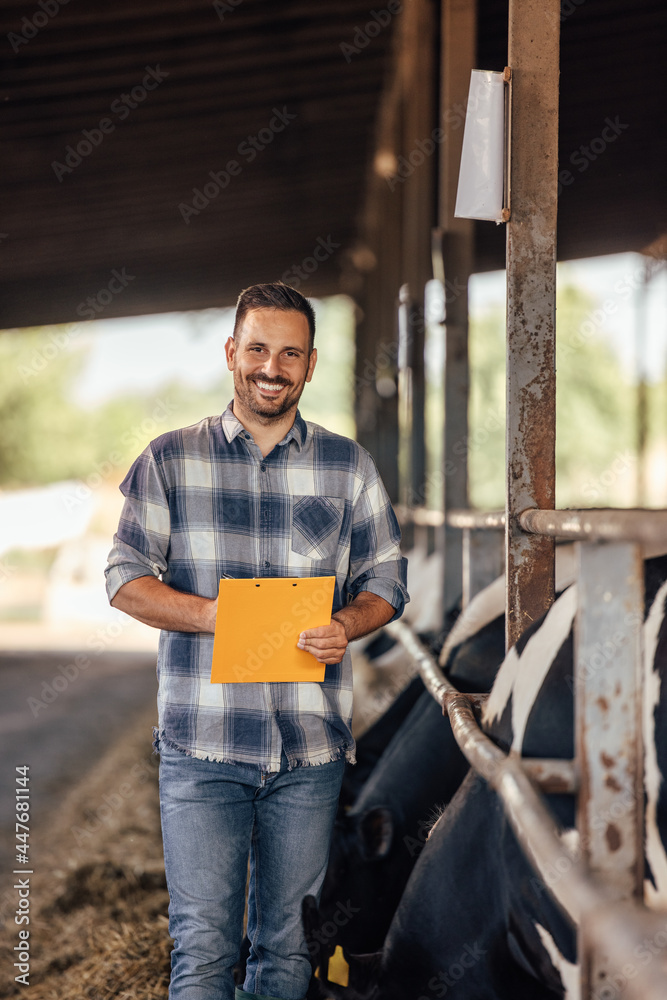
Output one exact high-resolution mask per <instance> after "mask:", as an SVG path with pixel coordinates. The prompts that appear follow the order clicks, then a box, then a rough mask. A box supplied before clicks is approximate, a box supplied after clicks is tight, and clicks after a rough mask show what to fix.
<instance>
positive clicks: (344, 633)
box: [297, 590, 394, 663]
mask: <svg viewBox="0 0 667 1000" xmlns="http://www.w3.org/2000/svg"><path fill="white" fill-rule="evenodd" d="M393 614H394V608H393V607H392V606H391V604H389V602H388V601H385V600H384V598H382V597H378V596H377V595H376V594H372V593H370V592H369V591H365V590H362V592H361V593H360V594H358V595H357V596H356V597H355V599H354V600H353V601H352V603H351V604H348V605H347V607H344V608H341V609H340V611H337V612H336V614H335V615H334V616H333V618H332V619H331V624H330V625H321V626H320V627H319V628H309V629H306V630H305V631H304V632H302V633H301V635H300V636H299V641H298V642H297V646H298V647H299V649H305V650H306V652H307V653H312V654H313V656H314V657H315V659H316V660H319V661H320V663H340V661H341V660H342V659H343V656H344V655H345V650H346V649H347V644H348V642H352V640H353V639H360V638H361V636H362V635H368V633H369V632H374V631H375V629H376V628H380V627H381V626H382V625H384V624H385V623H386V622H388V621H389V619H390V618H392V617H393Z"/></svg>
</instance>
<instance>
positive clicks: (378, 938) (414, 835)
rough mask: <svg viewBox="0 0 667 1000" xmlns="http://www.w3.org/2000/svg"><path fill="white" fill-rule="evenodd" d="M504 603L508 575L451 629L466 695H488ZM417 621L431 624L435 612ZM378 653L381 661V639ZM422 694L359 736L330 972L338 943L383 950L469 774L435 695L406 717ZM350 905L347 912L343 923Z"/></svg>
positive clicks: (341, 835)
mask: <svg viewBox="0 0 667 1000" xmlns="http://www.w3.org/2000/svg"><path fill="white" fill-rule="evenodd" d="M438 558H439V557H438ZM434 560H435V556H431V557H430V558H429V560H428V562H427V563H426V566H427V567H428V568H429V569H430V575H431V577H432V576H433V575H434V571H433V565H434ZM440 570H441V564H440V566H439V567H437V571H438V572H440ZM573 570H574V563H573V559H572V546H566V547H564V548H563V549H562V550H561V549H559V551H558V556H557V568H556V571H557V586H559V587H560V588H562V587H564V586H566V585H568V584H569V583H570V582H571V579H572V573H573ZM431 582H432V581H431ZM435 592H436V593H437V591H435ZM424 599H425V598H424ZM504 602H505V585H504V577H501V578H499V579H498V580H496V581H495V582H494V583H493V584H491V585H490V586H489V587H487V588H486V589H485V590H484V591H482V592H481V593H480V594H478V595H477V596H476V597H475V598H474V600H473V601H472V602H471V603H470V605H469V606H468V608H467V609H466V611H465V612H464V614H463V615H461V616H460V617H459V618H458V619H457V620H455V621H454V624H453V627H452V626H451V623H450V622H448V627H447V633H446V639H445V644H444V647H443V649H442V654H441V661H443V662H445V665H446V672H447V673H448V674H449V676H450V677H451V678H452V680H453V681H454V683H455V684H456V685H457V686H458V688H459V689H460V690H465V691H471V692H476V691H488V690H489V689H490V687H491V684H492V682H493V678H494V677H495V674H496V672H497V670H498V667H499V666H500V664H501V662H502V660H503V657H504V653H505V625H504ZM453 617H454V616H452V619H453ZM417 620H421V621H422V622H423V623H424V624H426V623H429V622H430V623H431V624H432V621H433V614H432V609H431V611H427V612H426V613H425V614H423V615H421V616H420V615H418V616H417ZM376 642H377V640H376ZM379 647H380V650H381V653H380V655H381V656H383V655H384V653H383V652H382V643H381V642H380V643H379ZM391 655H392V659H393V662H394V663H396V662H397V660H398V658H399V657H400V656H405V655H406V654H405V653H404V652H403V651H402V648H401V647H396V646H395V645H394V646H392V647H391ZM418 691H421V692H424V688H423V684H422V682H421V680H420V679H419V678H418V677H417V678H415V680H413V681H412V683H411V684H410V686H409V687H408V688H407V689H406V690H405V691H404V692H403V693H402V694H401V695H400V697H399V698H398V699H397V701H396V702H395V704H394V705H392V706H391V708H390V709H389V710H388V711H387V712H386V713H385V715H384V716H382V717H381V718H380V719H379V720H378V722H377V723H376V724H375V725H374V726H373V727H372V728H371V730H369V731H368V732H367V733H366V734H364V735H363V736H362V737H361V739H360V740H359V745H358V761H359V762H358V764H357V765H356V766H353V767H351V768H348V769H347V770H346V776H345V780H344V785H343V792H342V793H341V803H342V808H341V809H340V810H339V814H338V818H337V822H336V825H335V828H334V834H333V841H332V848H331V856H330V860H329V866H328V871H327V877H326V880H325V883H324V886H323V890H322V896H321V900H320V906H319V915H320V916H319V922H320V926H321V927H322V926H323V927H325V928H326V929H327V934H322V933H321V931H319V932H318V931H317V930H316V929H313V933H314V935H315V939H316V940H318V941H319V942H320V943H319V945H317V946H315V945H313V951H314V952H316V953H317V955H318V957H319V958H320V960H321V961H323V962H324V964H325V965H326V959H327V957H328V956H329V955H331V954H333V952H334V951H335V948H336V946H337V945H341V946H343V947H344V948H345V949H346V950H347V951H349V952H352V953H359V952H362V951H363V952H366V951H374V950H378V949H379V948H381V947H382V943H383V941H384V936H385V934H386V932H387V929H388V927H389V924H390V922H391V919H392V917H393V915H394V911H395V908H396V906H397V905H398V901H399V899H400V898H401V895H402V893H403V890H404V888H405V885H406V883H407V880H408V878H409V876H410V872H411V871H412V868H413V867H414V864H415V862H416V860H417V857H418V855H419V853H420V851H421V849H422V848H423V845H424V843H425V834H426V831H427V829H428V828H429V826H430V825H431V823H432V819H433V815H434V813H436V812H437V811H438V810H440V809H441V808H442V807H443V806H444V805H446V804H447V802H449V800H450V799H451V797H452V795H453V794H454V792H455V791H456V789H457V788H458V786H459V784H460V782H461V781H462V780H463V778H464V776H465V774H466V773H467V764H466V763H465V761H464V759H463V756H462V754H461V753H460V751H459V749H458V746H457V745H456V742H455V740H454V738H453V736H452V732H451V728H450V726H449V722H448V720H447V719H445V718H443V717H442V713H441V710H440V708H439V706H438V705H437V703H436V702H435V701H434V700H433V699H432V698H431V696H430V695H428V694H426V693H424V694H423V696H422V697H421V699H420V701H419V703H418V704H417V705H415V707H414V708H413V710H412V712H411V713H410V714H409V715H407V716H406V711H405V707H406V705H409V704H411V703H413V702H414V699H415V692H418ZM398 723H400V724H401V725H400V728H399V726H398ZM374 730H377V735H375V734H374ZM392 731H393V732H394V736H393V738H392V740H391V742H390V743H387V736H388V734H389V733H391V732H392ZM383 748H384V749H383ZM378 750H382V753H381V754H378ZM374 762H375V766H374V767H373V768H372V770H369V768H370V765H372V764H373V763H374ZM358 771H359V772H360V773H361V777H362V778H363V779H364V781H363V783H362V782H361V780H360V779H359V778H358V777H357V773H358ZM355 793H356V794H355ZM343 905H345V906H346V907H347V909H346V913H348V911H349V913H348V915H347V917H346V918H345V919H344V920H343V918H342V916H341V907H342V906H343Z"/></svg>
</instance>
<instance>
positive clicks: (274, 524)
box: [106, 404, 409, 771]
mask: <svg viewBox="0 0 667 1000" xmlns="http://www.w3.org/2000/svg"><path fill="white" fill-rule="evenodd" d="M120 488H121V491H122V493H123V495H124V496H125V505H124V507H123V512H122V514H121V518H120V523H119V526H118V532H117V534H116V535H115V536H114V546H113V548H112V550H111V552H110V554H109V565H108V566H107V570H106V576H107V592H108V595H109V599H111V598H113V597H114V595H115V594H116V593H117V591H118V590H119V589H120V587H122V586H123V584H125V583H127V582H128V581H129V580H134V579H136V578H137V577H141V576H148V575H151V574H152V575H154V576H159V575H161V577H162V580H163V581H164V582H165V583H167V584H169V585H170V586H172V587H174V588H175V589H176V590H179V591H183V592H185V593H189V594H199V595H200V596H202V597H209V598H214V597H216V595H217V593H218V584H219V581H220V577H222V576H225V575H227V576H231V577H262V576H280V577H284V576H292V577H305V576H335V578H336V585H335V594H334V611H338V610H340V609H341V608H343V607H345V605H346V604H347V603H348V602H349V601H351V600H352V599H353V598H354V597H356V596H357V594H359V593H360V592H361V591H363V590H367V591H370V592H371V593H373V594H377V595H379V596H380V597H383V598H384V599H385V600H386V601H388V602H389V603H390V604H392V605H393V607H394V608H395V609H396V614H395V615H394V618H398V617H399V616H400V614H401V613H402V611H403V606H404V603H405V602H406V601H407V600H409V597H408V594H407V590H406V586H405V584H406V560H405V558H404V557H402V556H401V554H400V550H399V541H400V531H399V528H398V524H397V521H396V517H395V515H394V512H393V510H392V508H391V505H390V503H389V499H388V497H387V494H386V492H385V489H384V486H383V484H382V481H381V479H380V477H379V475H378V472H377V469H376V468H375V464H374V462H373V459H372V458H371V456H370V455H369V454H368V452H366V451H365V450H364V449H363V448H361V447H360V446H359V445H358V444H356V443H355V442H354V441H351V440H350V439H348V438H345V437H341V436H339V435H338V434H332V433H331V432H330V431H327V430H325V429H324V428H323V427H320V426H318V425H317V424H312V423H306V421H304V420H303V418H302V417H301V415H300V414H299V413H298V412H297V416H296V420H295V421H294V424H293V425H292V427H291V428H290V430H289V432H288V433H287V434H286V435H285V437H284V438H283V439H282V441H280V442H279V444H278V445H277V446H276V447H275V448H274V449H273V451H272V452H271V453H270V454H269V455H267V456H266V457H263V456H262V454H261V452H260V450H259V448H258V447H257V445H256V444H255V442H254V440H253V438H252V436H251V435H250V434H249V433H248V432H247V431H246V430H245V428H244V427H243V425H242V424H241V423H240V421H239V420H238V419H237V418H236V417H235V416H234V413H233V411H232V408H231V404H230V405H229V406H228V407H227V409H226V410H225V412H224V413H223V414H222V416H215V417H207V418H206V419H205V420H202V421H201V422H200V423H198V424H194V425H193V426H191V427H185V428H183V429H182V430H177V431H172V432H170V433H168V434H163V435H162V436H161V437H159V438H157V439H156V440H155V441H152V442H151V444H150V445H149V446H148V448H146V450H145V451H144V452H143V454H142V455H140V456H139V458H138V459H137V461H136V462H135V463H134V465H133V466H132V468H131V469H130V471H129V472H128V474H127V476H126V477H125V479H124V481H123V483H122V484H121V487H120ZM239 625H240V626H241V627H242V623H239ZM212 656H213V636H212V635H210V634H208V633H200V632H171V631H162V633H161V635H160V644H159V652H158V680H159V689H158V729H157V730H156V737H157V739H156V745H157V747H158V749H159V741H160V740H164V741H165V742H166V743H167V745H169V746H172V747H175V748H177V749H181V750H183V751H185V753H187V754H189V755H191V756H194V757H200V758H203V759H205V760H216V761H225V762H231V763H244V764H253V765H257V766H258V767H260V768H261V769H262V770H265V771H277V770H279V768H280V756H281V750H282V749H283V748H284V750H285V753H286V754H287V757H288V759H289V766H290V768H292V767H294V766H298V765H304V764H323V763H326V762H327V761H331V760H336V759H338V758H339V757H341V756H345V758H346V759H347V760H348V761H351V762H354V760H355V756H354V750H355V743H354V739H353V737H352V732H351V729H350V725H351V721H352V664H351V657H350V652H349V650H347V651H346V653H345V656H344V657H343V660H342V661H341V663H336V664H327V666H326V671H325V678H324V681H323V682H322V683H315V682H298V683H297V682H294V683H292V682H281V683H257V682H255V683H252V682H249V683H241V684H211V682H210V674H211V661H212Z"/></svg>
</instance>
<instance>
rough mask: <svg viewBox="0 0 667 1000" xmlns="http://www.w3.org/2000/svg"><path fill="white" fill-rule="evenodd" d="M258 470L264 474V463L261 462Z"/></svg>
mask: <svg viewBox="0 0 667 1000" xmlns="http://www.w3.org/2000/svg"><path fill="white" fill-rule="evenodd" d="M259 468H260V471H261V472H266V466H265V465H264V463H263V462H262V464H261V465H260V467H259Z"/></svg>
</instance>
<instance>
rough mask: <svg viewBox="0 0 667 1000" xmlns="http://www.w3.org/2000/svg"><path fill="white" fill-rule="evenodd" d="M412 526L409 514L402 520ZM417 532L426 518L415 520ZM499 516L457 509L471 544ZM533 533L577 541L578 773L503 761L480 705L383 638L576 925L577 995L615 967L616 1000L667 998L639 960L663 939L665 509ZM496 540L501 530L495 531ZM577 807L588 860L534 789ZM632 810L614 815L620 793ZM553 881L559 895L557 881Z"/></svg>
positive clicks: (657, 977) (538, 514) (398, 625)
mask: <svg viewBox="0 0 667 1000" xmlns="http://www.w3.org/2000/svg"><path fill="white" fill-rule="evenodd" d="M402 513H403V515H404V516H405V515H406V514H407V515H408V516H409V514H408V512H402ZM420 520H421V521H423V523H426V524H428V523H429V520H428V519H427V518H424V516H423V515H420ZM504 522H505V517H504V515H503V514H501V513H493V514H484V513H479V512H475V511H460V510H456V511H450V512H449V513H448V515H447V524H448V525H449V526H450V527H453V528H459V529H462V530H463V531H464V532H477V531H486V532H488V531H489V529H502V528H504V527H505V524H504ZM519 522H520V526H521V529H522V530H523V531H525V532H532V533H535V534H541V535H544V536H547V537H552V538H559V539H571V540H575V541H577V543H578V544H577V546H576V548H577V562H578V572H577V587H578V595H577V612H576V618H575V663H574V674H573V690H574V692H575V693H576V697H575V699H574V701H575V761H563V760H561V761H551V760H525V759H521V758H519V757H517V756H515V755H514V754H511V755H509V756H508V755H506V754H504V753H503V752H502V751H501V750H500V749H499V748H498V747H497V746H496V745H495V744H494V743H493V742H492V741H491V740H490V739H489V737H488V736H486V734H485V733H484V732H483V731H482V730H481V728H480V726H479V724H478V722H477V719H476V717H475V712H474V704H475V699H473V697H472V696H470V695H466V694H465V693H460V692H459V691H457V690H456V688H454V687H453V685H452V684H451V683H450V682H449V681H448V680H447V678H446V677H445V676H444V674H443V673H442V671H441V669H440V668H439V667H438V665H437V664H436V662H435V660H434V659H433V657H432V656H431V655H430V654H429V652H428V651H427V650H426V649H425V647H424V646H423V645H422V644H421V643H420V642H419V640H418V639H417V638H416V636H415V635H414V633H413V632H412V631H411V630H410V628H409V627H408V626H407V625H405V624H403V623H402V622H400V621H399V622H394V623H392V624H391V625H389V626H387V628H388V629H389V630H390V632H391V633H392V634H393V635H394V636H395V637H396V638H397V639H398V640H399V641H400V642H401V643H402V644H403V645H404V647H405V648H406V650H407V651H408V652H409V654H410V655H411V656H412V657H413V659H414V660H415V662H416V663H417V665H418V667H419V670H420V672H421V674H422V677H423V680H424V683H425V685H426V687H427V688H428V690H429V691H430V693H431V694H432V695H433V697H434V698H435V699H436V701H438V702H439V703H440V704H441V705H442V707H443V712H446V713H447V714H448V716H449V720H450V723H451V725H452V731H453V733H454V736H455V738H456V740H457V743H458V745H459V746H460V748H461V750H462V752H463V753H464V755H465V757H466V758H467V760H468V761H469V763H470V764H471V766H472V767H473V768H474V769H475V770H476V771H477V772H478V773H479V774H480V775H481V776H482V777H483V778H485V779H486V780H487V781H488V782H489V784H490V785H491V787H492V788H493V789H494V790H495V791H496V792H497V794H498V796H499V797H500V799H501V801H502V803H503V806H504V809H505V812H506V814H507V817H508V820H509V822H510V824H511V826H512V828H513V830H514V832H515V834H516V836H517V840H518V842H519V843H520V844H521V846H522V849H523V850H524V852H525V854H526V856H527V857H528V859H529V861H530V863H531V864H532V866H533V868H534V869H535V871H536V872H537V874H538V875H539V876H540V877H541V878H542V879H543V880H544V882H545V887H546V889H547V891H549V892H551V894H552V895H553V897H554V898H555V899H556V901H557V902H558V903H559V904H560V905H561V906H562V907H563V909H564V910H565V911H566V912H567V913H568V914H569V915H570V917H571V918H572V920H573V921H574V922H575V923H577V924H578V927H579V954H580V963H581V978H582V985H583V987H584V989H583V993H582V995H583V996H596V995H598V993H597V991H598V990H603V989H604V988H605V986H606V987H607V988H609V984H610V982H612V975H613V968H614V967H615V966H618V967H619V969H620V968H623V967H626V969H631V970H632V975H631V976H630V975H628V976H623V977H622V978H623V985H622V989H619V990H618V991H617V993H616V994H614V995H619V996H621V995H622V996H626V997H632V998H635V997H636V998H637V1000H664V997H665V995H667V975H666V974H665V972H664V970H663V969H662V968H661V963H660V961H653V962H651V963H650V964H649V965H640V964H639V963H638V961H637V955H638V954H639V951H638V949H641V948H642V943H644V944H645V940H646V939H647V938H649V939H653V938H654V937H655V935H656V934H663V932H664V926H665V917H664V914H659V913H654V912H651V911H649V910H647V909H646V908H645V907H644V906H643V905H642V904H641V903H640V902H639V900H640V899H641V898H642V896H643V857H644V853H643V817H644V794H643V777H642V769H643V746H642V727H641V717H642V713H641V691H642V679H641V672H640V671H641V665H642V663H643V651H642V641H641V640H642V624H643V619H644V592H643V557H644V556H645V555H649V554H657V553H658V551H659V550H660V549H661V548H662V550H663V551H667V511H662V510H661V511H645V510H613V509H607V510H563V511H554V510H536V509H532V510H527V511H524V512H523V513H521V514H520V516H519ZM494 533H495V532H494ZM538 787H539V788H541V789H542V791H545V792H550V791H568V792H573V793H575V794H576V795H577V797H578V802H577V829H578V833H579V838H580V844H581V845H582V852H581V856H579V857H575V856H573V855H572V854H571V853H570V852H569V851H568V849H567V848H566V847H565V846H564V844H563V842H562V840H561V839H560V837H559V835H558V831H557V829H556V826H555V824H554V820H553V818H552V817H551V814H550V812H549V810H548V807H547V806H546V804H545V803H544V801H543V800H542V798H541V796H540V794H539V792H538V790H537V788H538ZM627 789H630V790H631V792H632V794H631V795H630V796H629V799H630V801H629V802H628V801H627V799H626V800H625V801H624V807H623V809H622V810H618V809H617V808H615V805H616V798H617V796H618V793H619V791H622V790H627ZM554 871H557V872H558V873H559V877H558V879H557V881H556V882H555V883H554V880H553V878H552V877H551V878H550V873H553V872H554Z"/></svg>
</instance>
